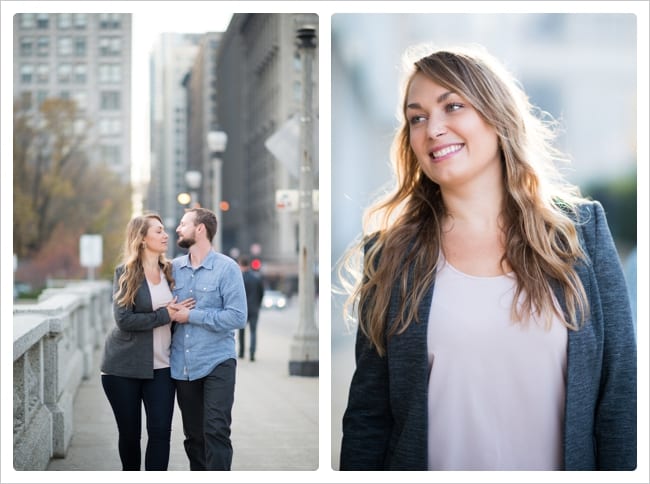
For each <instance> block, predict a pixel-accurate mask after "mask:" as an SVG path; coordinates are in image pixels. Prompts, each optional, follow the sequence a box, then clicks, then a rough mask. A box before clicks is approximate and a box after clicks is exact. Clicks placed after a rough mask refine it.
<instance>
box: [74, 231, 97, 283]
mask: <svg viewBox="0 0 650 484" xmlns="http://www.w3.org/2000/svg"><path fill="white" fill-rule="evenodd" d="M79 263H80V264H81V266H82V267H86V268H87V269H88V280H91V281H92V280H93V279H95V267H99V266H101V265H102V236H101V235H96V234H84V235H82V236H81V237H80V239H79Z"/></svg>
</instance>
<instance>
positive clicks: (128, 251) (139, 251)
mask: <svg viewBox="0 0 650 484" xmlns="http://www.w3.org/2000/svg"><path fill="white" fill-rule="evenodd" d="M152 220H157V221H158V222H160V223H163V222H162V219H161V218H160V216H159V215H157V214H155V213H147V214H144V215H138V216H136V217H133V218H132V219H131V221H130V222H129V223H128V225H127V226H126V239H125V241H124V248H123V250H122V265H124V272H123V273H122V275H121V276H120V279H119V280H118V290H117V292H116V293H115V295H114V299H115V301H116V302H117V304H118V305H119V306H133V304H134V302H135V293H136V292H137V290H138V288H139V287H140V285H141V284H142V281H144V277H145V276H144V265H143V262H142V255H143V253H144V244H143V242H144V238H145V236H146V235H147V231H148V230H149V227H150V225H151V221H152ZM158 265H159V266H160V268H161V269H162V270H163V273H164V274H165V279H167V282H168V283H169V287H170V289H173V288H174V278H173V277H172V265H171V262H170V261H169V260H167V258H166V257H165V254H160V257H159V258H158Z"/></svg>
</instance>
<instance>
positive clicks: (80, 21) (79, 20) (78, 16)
mask: <svg viewBox="0 0 650 484" xmlns="http://www.w3.org/2000/svg"><path fill="white" fill-rule="evenodd" d="M72 18H73V23H74V28H75V29H77V30H81V29H85V28H86V25H87V24H88V19H87V17H86V14H85V13H75V14H73V17H72Z"/></svg>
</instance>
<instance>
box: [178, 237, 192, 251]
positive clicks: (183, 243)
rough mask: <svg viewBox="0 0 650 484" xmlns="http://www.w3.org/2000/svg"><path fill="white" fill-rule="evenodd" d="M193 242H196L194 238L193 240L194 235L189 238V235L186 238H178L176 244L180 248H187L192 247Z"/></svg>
mask: <svg viewBox="0 0 650 484" xmlns="http://www.w3.org/2000/svg"><path fill="white" fill-rule="evenodd" d="M194 244H196V240H194V237H191V238H190V237H187V238H184V239H180V240H179V241H178V246H179V247H180V248H181V249H189V248H190V247H192V246H193V245H194Z"/></svg>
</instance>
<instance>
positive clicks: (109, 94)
mask: <svg viewBox="0 0 650 484" xmlns="http://www.w3.org/2000/svg"><path fill="white" fill-rule="evenodd" d="M100 109H102V110H104V111H115V110H118V109H120V93H119V91H103V92H102V93H101V101H100Z"/></svg>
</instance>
